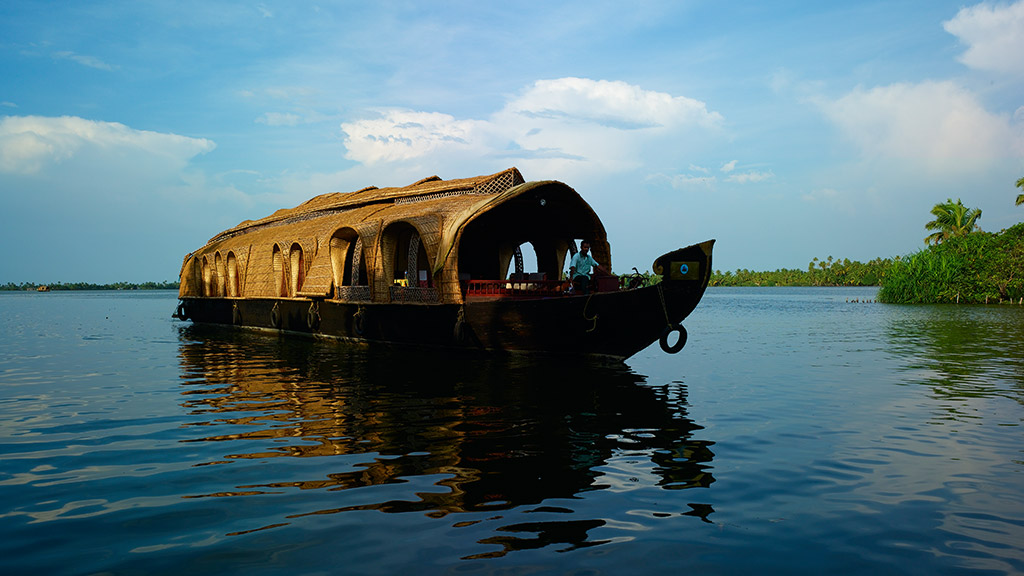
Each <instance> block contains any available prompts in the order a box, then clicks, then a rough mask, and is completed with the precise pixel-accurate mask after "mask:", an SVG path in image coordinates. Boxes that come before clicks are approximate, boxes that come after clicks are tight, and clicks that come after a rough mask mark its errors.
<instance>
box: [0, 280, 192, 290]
mask: <svg viewBox="0 0 1024 576" xmlns="http://www.w3.org/2000/svg"><path fill="white" fill-rule="evenodd" d="M40 286H46V287H47V288H49V289H50V290H53V291H56V290H177V289H178V283H177V282H169V281H168V282H142V283H135V282H114V283H113V284H91V283H89V282H67V283H65V282H57V283H56V284H35V283H33V282H22V283H21V284H15V283H14V282H8V283H7V284H0V290H6V291H16V290H21V291H35V290H38V289H39V287H40Z"/></svg>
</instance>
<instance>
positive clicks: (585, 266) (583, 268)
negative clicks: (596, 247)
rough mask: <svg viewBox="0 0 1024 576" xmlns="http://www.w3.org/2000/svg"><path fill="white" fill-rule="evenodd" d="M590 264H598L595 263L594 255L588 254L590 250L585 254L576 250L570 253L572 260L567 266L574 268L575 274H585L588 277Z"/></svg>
mask: <svg viewBox="0 0 1024 576" xmlns="http://www.w3.org/2000/svg"><path fill="white" fill-rule="evenodd" d="M591 266H600V264H598V263H597V260H594V257H593V256H591V255H590V252H587V255H586V256H584V255H583V252H577V253H575V254H573V255H572V260H570V261H569V268H575V269H576V274H575V275H576V276H585V277H587V278H590V267H591Z"/></svg>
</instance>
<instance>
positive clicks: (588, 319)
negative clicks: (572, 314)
mask: <svg viewBox="0 0 1024 576" xmlns="http://www.w3.org/2000/svg"><path fill="white" fill-rule="evenodd" d="M593 297H594V293H593V292H591V293H590V296H587V303H586V304H584V305H583V319H584V320H586V321H587V322H593V325H591V326H590V328H589V329H588V330H587V332H593V331H594V330H597V318H598V317H599V316H600V314H594V317H593V318H587V307H588V306H590V299H591V298H593Z"/></svg>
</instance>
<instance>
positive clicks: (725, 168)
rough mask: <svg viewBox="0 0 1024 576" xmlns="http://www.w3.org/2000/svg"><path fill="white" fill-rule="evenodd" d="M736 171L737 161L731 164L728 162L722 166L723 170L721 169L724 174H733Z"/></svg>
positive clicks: (731, 161) (732, 161)
mask: <svg viewBox="0 0 1024 576" xmlns="http://www.w3.org/2000/svg"><path fill="white" fill-rule="evenodd" d="M735 169H736V161H735V160H730V161H729V162H726V163H725V164H722V168H721V170H722V172H725V173H726V174H728V173H729V172H732V171H733V170H735Z"/></svg>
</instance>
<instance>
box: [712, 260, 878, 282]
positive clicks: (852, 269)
mask: <svg viewBox="0 0 1024 576" xmlns="http://www.w3.org/2000/svg"><path fill="white" fill-rule="evenodd" d="M890 266H892V260H890V259H888V258H884V259H883V258H876V259H874V260H872V261H870V262H867V263H864V262H858V261H856V260H850V259H848V258H844V259H843V260H835V259H833V258H832V257H831V256H829V257H828V258H827V259H825V260H818V259H817V258H815V259H813V260H811V262H810V263H809V264H808V265H807V270H799V269H796V268H780V269H778V270H775V271H773V272H755V271H753V270H747V269H742V270H736V271H735V272H729V271H726V272H725V273H723V272H721V271H720V270H715V271H714V272H713V273H712V274H711V281H710V282H709V285H711V286H878V285H879V283H880V282H881V281H882V279H883V278H884V277H885V275H886V274H887V273H888V271H889V267H890Z"/></svg>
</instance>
